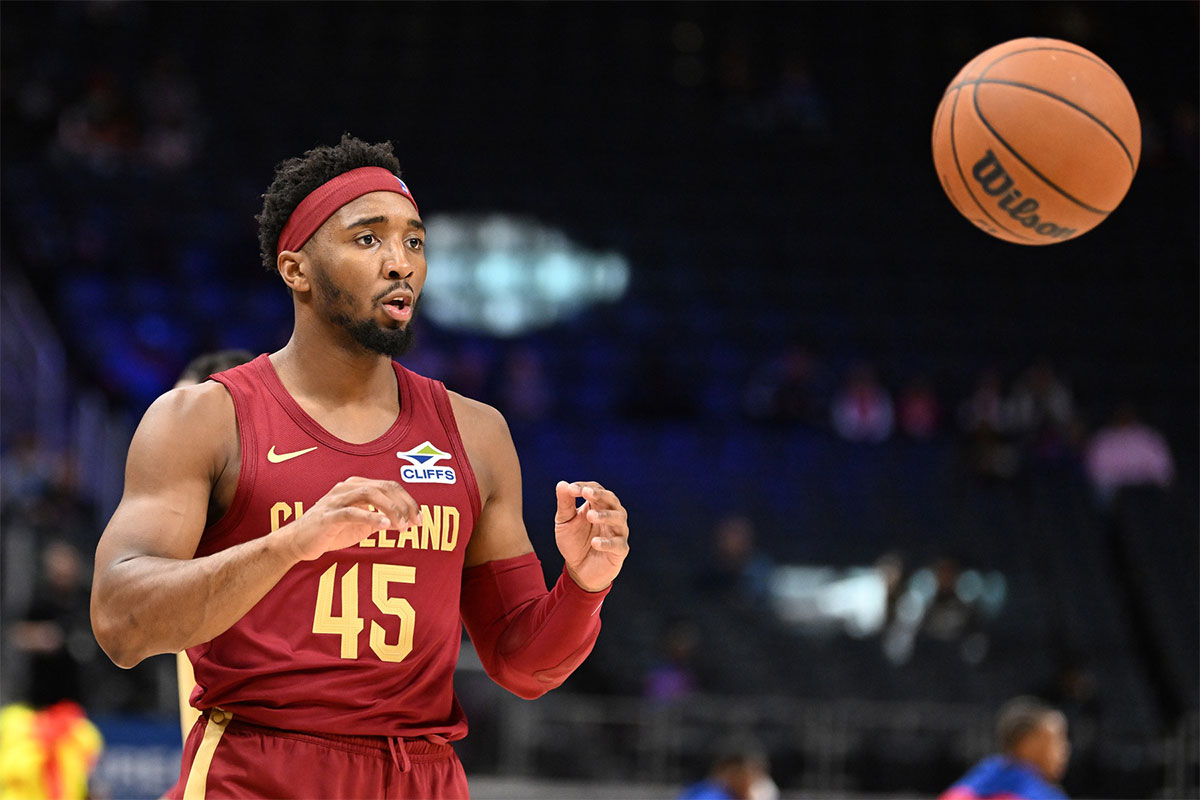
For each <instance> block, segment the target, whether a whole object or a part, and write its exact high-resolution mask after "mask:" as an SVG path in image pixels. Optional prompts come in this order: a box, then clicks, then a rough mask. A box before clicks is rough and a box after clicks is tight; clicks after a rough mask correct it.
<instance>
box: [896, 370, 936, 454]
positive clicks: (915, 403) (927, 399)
mask: <svg viewBox="0 0 1200 800" xmlns="http://www.w3.org/2000/svg"><path fill="white" fill-rule="evenodd" d="M896 405H897V416H898V417H899V420H900V432H901V433H903V434H904V435H905V436H907V437H908V438H910V439H916V440H918V441H920V440H925V439H931V438H933V437H934V436H935V435H936V434H937V432H938V428H939V426H940V425H941V422H942V406H941V404H940V403H939V402H938V399H937V394H936V393H935V392H934V390H933V384H932V383H931V382H930V380H929V379H928V378H926V377H924V376H919V377H916V378H913V379H912V380H910V381H909V382H908V383H907V384H906V385H905V387H904V389H903V390H901V392H900V397H899V399H898V400H897V402H896Z"/></svg>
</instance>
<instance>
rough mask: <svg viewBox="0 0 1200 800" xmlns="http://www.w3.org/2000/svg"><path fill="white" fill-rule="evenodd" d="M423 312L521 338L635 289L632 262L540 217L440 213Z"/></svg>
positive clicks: (449, 323)
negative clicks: (585, 243) (582, 241)
mask: <svg viewBox="0 0 1200 800" xmlns="http://www.w3.org/2000/svg"><path fill="white" fill-rule="evenodd" d="M426 224H427V228H428V233H429V235H428V241H429V255H428V259H429V277H428V279H427V280H426V283H425V289H424V292H423V297H422V301H421V302H422V310H423V311H424V312H425V313H427V314H429V317H430V318H431V319H432V320H433V321H434V322H436V323H438V324H439V325H441V326H442V327H444V328H448V329H451V330H459V331H465V332H470V333H486V334H489V335H493V336H501V337H513V336H519V335H521V334H524V333H528V332H530V331H534V330H538V329H542V328H546V327H549V326H551V325H553V324H555V323H557V322H561V321H562V320H565V319H569V318H570V317H572V316H574V315H575V314H578V313H579V312H580V311H582V310H583V309H585V308H587V307H589V306H592V305H595V304H597V303H611V302H613V301H615V300H618V299H619V298H620V297H621V296H622V295H624V294H625V291H626V290H627V289H628V288H629V262H628V261H627V260H626V259H625V257H624V256H622V255H621V254H619V253H616V252H612V251H606V252H595V251H591V250H587V249H586V248H584V247H582V246H580V245H578V244H576V243H575V242H572V241H571V240H570V239H569V238H568V237H567V236H566V234H564V233H563V232H562V231H560V230H557V229H554V228H550V227H548V226H546V225H544V224H542V223H540V222H538V221H536V220H532V219H527V218H517V217H511V216H508V215H504V214H488V215H470V214H440V215H434V216H432V217H431V218H430V219H429V220H427V223H426Z"/></svg>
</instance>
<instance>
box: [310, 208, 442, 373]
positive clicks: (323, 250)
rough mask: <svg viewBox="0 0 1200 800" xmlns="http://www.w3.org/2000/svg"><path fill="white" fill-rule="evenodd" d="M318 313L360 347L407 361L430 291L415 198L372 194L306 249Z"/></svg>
mask: <svg viewBox="0 0 1200 800" xmlns="http://www.w3.org/2000/svg"><path fill="white" fill-rule="evenodd" d="M305 249H306V250H310V252H311V255H312V257H313V261H314V265H313V272H312V278H313V297H314V301H315V305H316V308H317V310H318V312H319V313H320V314H321V315H322V316H323V317H325V319H327V320H328V321H329V322H332V323H333V324H334V325H336V326H338V327H340V328H342V329H343V330H345V331H346V332H347V333H348V334H350V336H351V337H352V338H353V339H354V340H355V341H356V342H358V343H359V344H360V345H361V346H363V347H364V348H366V349H367V350H370V351H372V352H376V353H382V354H384V355H389V356H400V355H403V354H404V353H406V352H408V350H409V348H410V347H411V346H412V341H413V326H412V322H413V316H414V314H415V311H416V304H417V300H418V298H419V297H420V294H421V289H422V288H423V287H424V285H425V269H426V267H425V226H424V225H423V224H422V223H421V220H420V217H418V216H417V211H416V209H415V208H414V207H413V204H412V203H411V202H409V200H408V198H406V197H404V196H403V195H399V194H396V193H395V192H371V193H370V194H365V195H363V196H362V197H359V198H357V199H356V200H352V201H351V202H349V203H347V204H346V205H344V206H342V207H341V208H340V209H338V210H337V212H335V213H334V215H333V216H332V217H330V218H329V219H328V220H326V222H325V224H324V225H322V226H321V228H320V229H319V230H318V231H317V232H316V234H314V235H313V238H312V239H311V240H310V241H309V244H308V245H306V246H305Z"/></svg>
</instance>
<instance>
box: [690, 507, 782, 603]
mask: <svg viewBox="0 0 1200 800" xmlns="http://www.w3.org/2000/svg"><path fill="white" fill-rule="evenodd" d="M755 538H756V537H755V531H754V523H753V522H751V521H750V519H749V518H748V517H745V516H742V515H740V514H734V515H731V516H727V517H725V518H724V519H722V520H721V521H720V522H718V523H717V526H716V527H715V528H714V529H713V534H712V561H711V562H710V564H709V566H708V568H707V569H706V570H705V571H704V572H703V573H702V575H701V576H700V580H699V586H698V588H699V589H700V590H701V591H703V592H705V593H708V594H710V595H712V596H714V597H715V598H718V599H721V600H724V601H726V602H729V603H731V604H733V605H735V606H740V607H743V608H758V607H760V606H762V605H763V604H764V603H765V602H766V600H767V590H768V586H769V582H770V579H771V570H772V568H773V563H772V559H771V558H770V557H769V556H768V555H767V554H766V553H764V552H762V551H761V550H759V549H758V547H757V545H756V543H755Z"/></svg>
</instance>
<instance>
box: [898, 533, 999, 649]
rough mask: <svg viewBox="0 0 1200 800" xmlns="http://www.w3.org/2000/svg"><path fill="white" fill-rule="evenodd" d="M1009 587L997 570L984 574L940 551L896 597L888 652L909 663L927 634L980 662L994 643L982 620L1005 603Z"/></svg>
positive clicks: (915, 574) (927, 638)
mask: <svg viewBox="0 0 1200 800" xmlns="http://www.w3.org/2000/svg"><path fill="white" fill-rule="evenodd" d="M1005 592H1006V590H1005V580H1004V577H1003V576H1002V575H1000V574H999V573H996V572H991V573H986V574H981V573H980V572H979V571H978V570H975V569H964V568H963V566H962V564H961V562H959V560H958V559H957V558H954V557H953V556H949V555H941V556H938V557H937V558H935V559H934V560H933V561H932V562H931V563H930V564H929V566H926V567H923V568H921V569H919V570H917V571H915V572H914V573H913V574H912V576H911V577H910V578H909V579H908V582H907V585H906V586H905V588H904V591H903V593H902V594H901V595H900V597H899V598H898V599H897V600H896V601H895V604H894V608H895V611H894V613H892V614H891V616H890V618H889V624H888V627H887V628H886V629H885V631H884V635H883V642H882V644H883V651H884V654H885V655H886V656H887V658H888V660H889V661H891V662H892V663H893V664H896V665H901V664H906V663H908V662H909V660H911V659H912V657H913V651H914V649H916V647H917V646H918V642H919V640H920V639H924V640H926V641H929V642H937V643H941V644H943V645H945V644H951V645H953V647H954V649H955V650H956V651H957V653H958V656H959V658H961V659H962V660H963V662H965V663H967V664H979V663H980V662H982V661H983V659H984V658H985V657H986V656H987V652H988V648H989V645H990V642H989V637H988V634H987V631H986V629H985V626H984V623H985V622H986V620H988V619H990V618H992V617H994V616H995V615H996V614H997V613H998V612H999V611H1000V609H1001V608H1002V607H1003V605H1004V602H1005Z"/></svg>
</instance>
